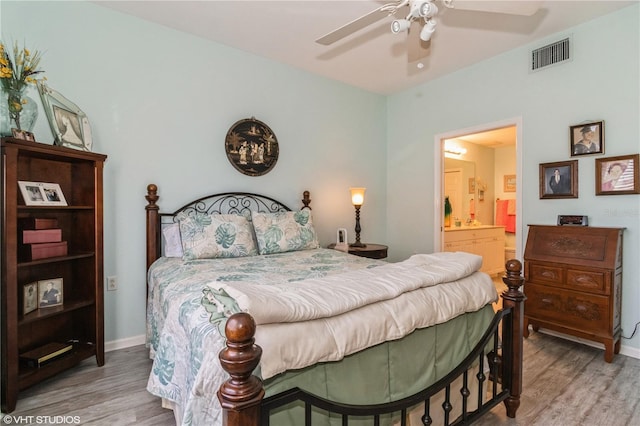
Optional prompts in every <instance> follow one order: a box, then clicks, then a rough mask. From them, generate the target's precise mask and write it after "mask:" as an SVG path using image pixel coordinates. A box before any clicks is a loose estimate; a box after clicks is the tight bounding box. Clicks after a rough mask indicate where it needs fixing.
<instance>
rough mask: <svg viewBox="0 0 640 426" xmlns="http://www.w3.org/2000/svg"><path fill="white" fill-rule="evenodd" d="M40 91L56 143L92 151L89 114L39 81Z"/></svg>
mask: <svg viewBox="0 0 640 426" xmlns="http://www.w3.org/2000/svg"><path fill="white" fill-rule="evenodd" d="M38 92H40V99H42V106H43V108H44V111H45V113H46V115H47V120H48V121H49V127H51V131H52V132H53V136H54V143H55V144H56V145H61V146H66V147H68V148H75V149H79V150H82V151H91V146H92V145H93V141H92V139H91V127H90V126H89V119H88V118H87V115H86V114H85V113H84V112H82V110H81V109H80V108H78V106H77V105H76V104H74V103H73V102H71V101H70V100H69V99H67V98H65V97H64V96H62V95H61V94H60V93H58V92H56V91H55V90H53V89H51V88H50V87H47V85H46V84H44V83H43V82H38Z"/></svg>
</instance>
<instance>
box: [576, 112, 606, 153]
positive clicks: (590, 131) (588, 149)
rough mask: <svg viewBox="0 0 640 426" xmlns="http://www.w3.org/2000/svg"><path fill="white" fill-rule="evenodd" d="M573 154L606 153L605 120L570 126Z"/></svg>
mask: <svg viewBox="0 0 640 426" xmlns="http://www.w3.org/2000/svg"><path fill="white" fill-rule="evenodd" d="M569 135H570V138H571V156H572V157H574V156H576V155H587V154H604V121H594V122H592V123H583V124H576V125H575V126H570V127H569Z"/></svg>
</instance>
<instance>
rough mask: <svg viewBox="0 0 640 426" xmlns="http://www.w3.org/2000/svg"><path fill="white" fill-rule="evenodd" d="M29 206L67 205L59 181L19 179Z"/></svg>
mask: <svg viewBox="0 0 640 426" xmlns="http://www.w3.org/2000/svg"><path fill="white" fill-rule="evenodd" d="M18 186H19V187H20V192H21V193H22V198H23V199H24V204H25V205H27V206H66V205H67V200H66V199H65V198H64V194H63V193H62V189H61V188H60V185H58V184H57V183H46V182H27V181H23V180H20V181H18Z"/></svg>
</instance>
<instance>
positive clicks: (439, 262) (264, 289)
mask: <svg viewBox="0 0 640 426" xmlns="http://www.w3.org/2000/svg"><path fill="white" fill-rule="evenodd" d="M481 266H482V257H480V256H477V255H475V254H471V253H464V252H455V253H454V252H441V253H433V254H417V255H413V256H411V257H410V258H409V259H407V260H405V261H403V262H398V263H390V264H387V265H383V266H378V267H376V268H372V269H365V270H357V271H351V272H346V273H343V274H338V275H331V276H326V277H322V278H315V279H308V280H304V281H298V282H293V283H290V282H283V283H279V284H277V285H269V286H264V285H256V284H258V283H254V282H251V281H246V282H234V283H233V284H225V283H220V282H215V283H211V284H210V287H212V288H215V289H223V290H225V291H226V292H227V294H229V295H230V296H231V297H232V298H234V299H235V301H236V302H237V303H238V305H239V307H240V309H241V310H243V311H246V312H250V313H251V316H253V319H254V320H255V321H256V324H258V325H261V324H271V323H283V322H299V321H308V320H312V319H317V318H327V317H332V316H336V315H340V314H342V313H345V312H348V311H352V310H354V309H357V308H360V307H362V306H366V305H369V304H371V303H376V302H379V301H383V300H389V299H393V298H394V297H398V296H399V295H401V294H403V293H406V292H409V291H413V290H416V289H418V288H424V287H430V286H434V285H437V284H441V283H447V282H453V281H456V280H459V279H461V278H464V277H467V276H469V275H471V274H472V273H473V272H475V271H477V270H479V269H480V267H481Z"/></svg>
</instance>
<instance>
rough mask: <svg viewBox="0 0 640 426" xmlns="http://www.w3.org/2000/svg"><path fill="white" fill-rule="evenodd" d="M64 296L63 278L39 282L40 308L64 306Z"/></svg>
mask: <svg viewBox="0 0 640 426" xmlns="http://www.w3.org/2000/svg"><path fill="white" fill-rule="evenodd" d="M63 296H64V289H63V286H62V278H52V279H50V280H43V281H38V305H39V306H40V308H50V307H52V306H60V305H62V302H63Z"/></svg>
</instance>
